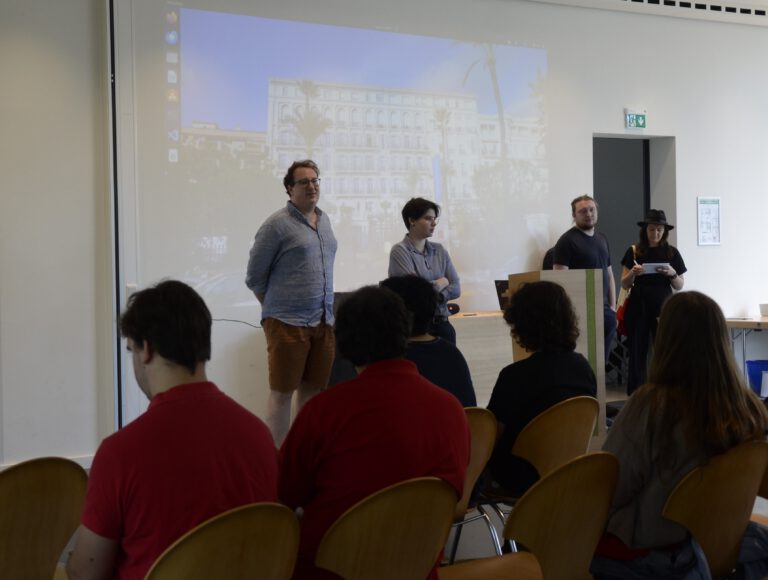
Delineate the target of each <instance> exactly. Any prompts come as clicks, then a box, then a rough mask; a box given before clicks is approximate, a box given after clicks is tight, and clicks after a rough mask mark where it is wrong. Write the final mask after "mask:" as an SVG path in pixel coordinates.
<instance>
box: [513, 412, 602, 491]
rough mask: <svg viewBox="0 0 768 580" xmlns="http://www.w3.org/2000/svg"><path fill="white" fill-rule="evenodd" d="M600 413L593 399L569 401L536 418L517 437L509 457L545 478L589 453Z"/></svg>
mask: <svg viewBox="0 0 768 580" xmlns="http://www.w3.org/2000/svg"><path fill="white" fill-rule="evenodd" d="M599 411H600V405H599V403H598V402H597V399H594V398H592V397H573V398H570V399H566V400H565V401H561V402H560V403H558V404H556V405H553V406H552V407H550V408H549V409H547V410H546V411H544V412H542V413H540V414H539V415H537V416H536V417H535V418H534V419H533V420H531V422H530V423H528V425H526V426H525V428H524V429H523V430H522V431H521V432H520V435H518V436H517V439H516V440H515V443H514V445H513V446H512V454H513V455H516V456H518V457H522V458H523V459H526V460H527V461H528V462H530V463H531V465H533V466H534V467H535V468H536V471H538V472H539V477H545V476H547V475H548V474H550V473H551V472H552V471H554V470H555V469H557V468H558V467H560V466H561V465H565V464H566V463H567V462H568V461H570V460H571V459H573V458H575V457H578V456H579V455H583V454H584V453H586V452H587V451H588V449H589V441H590V439H591V438H592V434H593V433H594V430H595V422H596V421H597V416H598V413H599Z"/></svg>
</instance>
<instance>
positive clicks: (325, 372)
mask: <svg viewBox="0 0 768 580" xmlns="http://www.w3.org/2000/svg"><path fill="white" fill-rule="evenodd" d="M262 327H263V328H264V336H265V337H266V339H267V363H268V365H269V388H270V389H272V390H273V391H279V392H281V393H292V392H293V391H295V390H296V388H297V387H298V386H299V385H300V384H301V383H305V384H307V385H309V386H310V387H313V388H316V389H324V388H325V387H327V386H328V380H329V379H330V378H331V367H332V366H333V357H334V354H335V352H336V344H335V340H334V336H333V327H332V326H329V325H327V324H320V325H318V326H291V325H290V324H286V323H285V322H282V321H280V320H277V319H276V318H267V319H266V320H264V322H263V323H262Z"/></svg>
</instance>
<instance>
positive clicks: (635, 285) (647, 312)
mask: <svg viewBox="0 0 768 580" xmlns="http://www.w3.org/2000/svg"><path fill="white" fill-rule="evenodd" d="M637 225H639V226H640V241H639V242H638V243H637V244H634V245H632V246H631V247H630V248H629V249H628V250H627V253H626V254H624V258H623V259H622V260H621V264H622V266H624V269H623V271H622V274H621V286H622V288H624V289H626V290H629V289H630V288H631V289H632V293H631V295H630V298H629V303H628V304H627V307H626V312H625V313H624V325H625V327H626V329H627V346H628V347H629V377H628V380H627V394H630V395H631V394H632V392H633V391H634V390H635V389H637V388H638V387H639V386H640V385H642V384H643V383H645V377H646V373H647V369H648V350H649V347H650V345H651V342H652V341H653V340H654V338H655V337H656V327H657V324H658V318H659V313H660V312H661V306H662V305H663V304H664V301H665V300H666V299H667V297H669V296H670V295H671V294H672V291H673V290H681V289H682V288H683V282H684V281H683V274H684V273H685V272H686V271H687V269H686V267H685V262H683V257H682V256H681V255H680V252H678V251H677V248H675V247H674V246H670V245H669V243H668V242H667V238H668V237H669V231H670V230H671V229H673V228H674V227H675V226H673V225H670V224H669V223H667V216H666V215H665V214H664V212H663V211H662V210H660V209H652V210H650V211H649V212H648V213H647V214H646V216H645V220H643V221H640V222H637Z"/></svg>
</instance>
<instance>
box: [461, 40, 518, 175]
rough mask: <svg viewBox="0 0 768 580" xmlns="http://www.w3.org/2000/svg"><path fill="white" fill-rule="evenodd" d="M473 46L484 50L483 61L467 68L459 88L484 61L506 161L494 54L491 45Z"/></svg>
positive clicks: (502, 110)
mask: <svg viewBox="0 0 768 580" xmlns="http://www.w3.org/2000/svg"><path fill="white" fill-rule="evenodd" d="M472 45H473V46H477V47H480V48H482V49H483V50H484V52H485V55H484V58H483V59H477V60H475V61H474V62H473V63H472V64H470V65H469V67H467V72H466V73H465V74H464V80H463V81H462V82H461V86H462V87H463V86H465V85H466V84H467V81H468V80H469V75H470V74H472V70H473V69H474V68H475V66H477V65H478V64H480V62H481V61H483V60H484V61H485V63H484V64H485V69H486V70H487V71H488V74H489V75H490V77H491V84H492V85H493V98H494V100H495V101H496V115H497V116H498V118H499V139H500V140H501V160H502V161H506V160H507V127H506V123H505V120H504V103H502V101H501V88H500V87H499V77H498V75H497V73H496V52H495V51H494V49H493V45H492V44H488V43H482V44H478V43H474V42H473V43H472Z"/></svg>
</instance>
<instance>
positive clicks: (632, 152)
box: [592, 137, 651, 294]
mask: <svg viewBox="0 0 768 580" xmlns="http://www.w3.org/2000/svg"><path fill="white" fill-rule="evenodd" d="M592 171H593V180H594V196H595V199H596V200H597V203H598V205H599V207H600V209H599V215H598V229H599V230H600V231H601V232H603V233H604V234H605V235H606V236H607V237H608V242H609V243H610V246H611V264H612V265H613V273H614V276H615V277H616V292H617V294H618V291H619V289H620V284H621V259H622V257H623V256H624V253H625V252H626V251H627V248H628V247H629V246H630V245H631V244H634V243H635V242H637V239H638V231H639V228H638V226H637V222H638V221H639V220H641V219H643V216H644V215H645V212H646V211H647V210H648V209H649V207H650V199H651V189H650V157H649V141H648V139H615V138H609V137H594V138H593V139H592Z"/></svg>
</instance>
